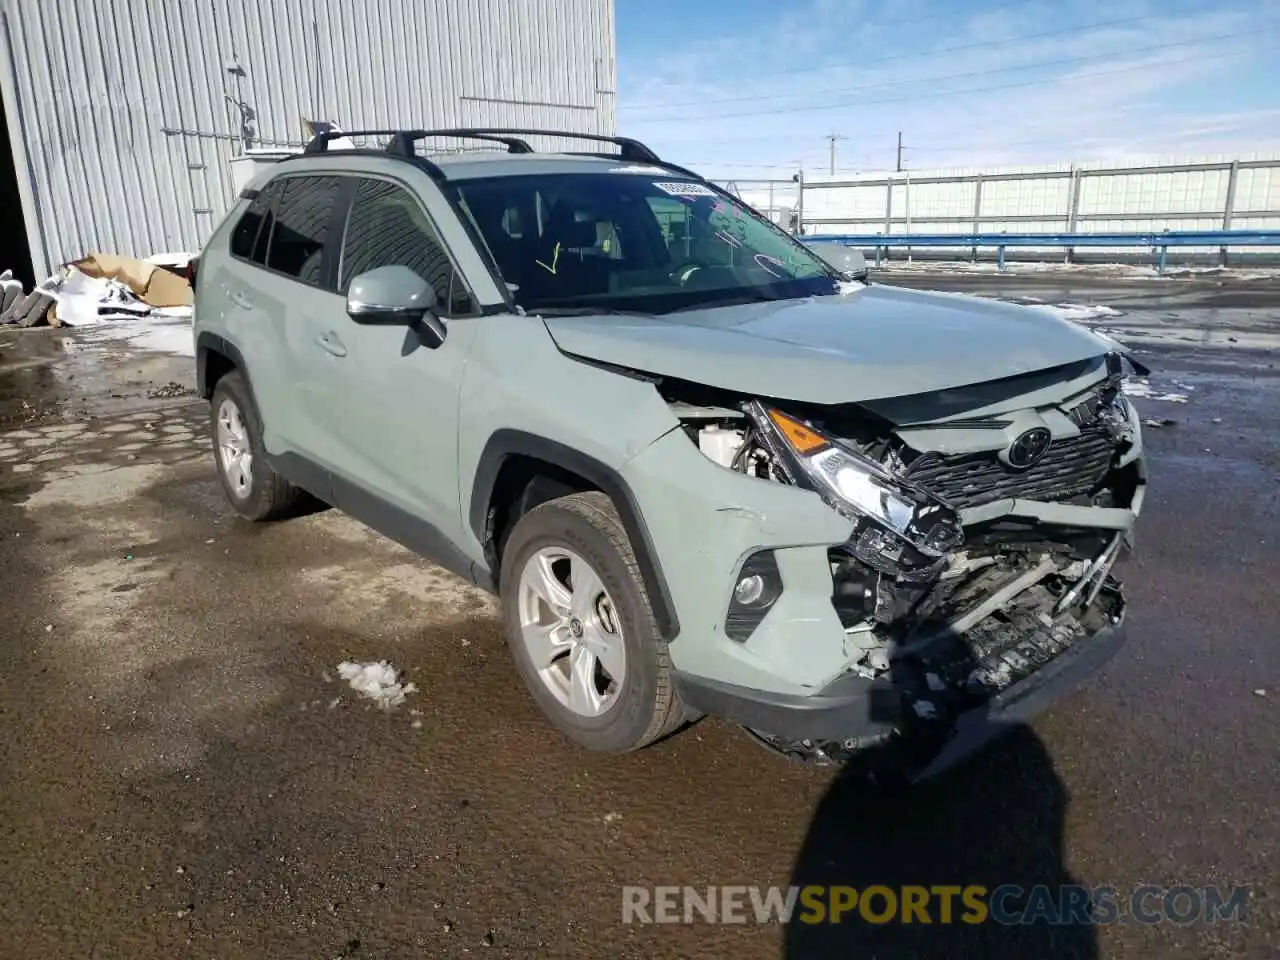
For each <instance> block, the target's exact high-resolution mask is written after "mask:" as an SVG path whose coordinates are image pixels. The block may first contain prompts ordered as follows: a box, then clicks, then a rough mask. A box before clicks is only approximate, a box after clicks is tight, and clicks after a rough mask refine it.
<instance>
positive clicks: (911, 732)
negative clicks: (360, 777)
mask: <svg viewBox="0 0 1280 960" xmlns="http://www.w3.org/2000/svg"><path fill="white" fill-rule="evenodd" d="M527 135H538V136H544V135H545V136H551V137H561V138H571V137H576V138H580V139H581V140H583V141H587V142H589V143H590V144H591V145H592V146H604V147H605V148H607V149H606V152H601V153H573V152H557V153H547V152H535V151H534V150H533V149H532V148H531V147H530V146H529V143H528V141H527V140H526V139H525V137H526V136H527ZM329 136H330V135H322V136H320V137H318V138H317V139H316V140H315V141H313V143H312V144H311V145H310V146H309V147H308V148H307V150H306V151H305V152H304V153H302V154H300V155H297V156H294V157H290V158H288V159H285V160H283V161H280V162H279V163H277V164H276V165H274V166H273V167H272V168H271V169H270V170H269V171H267V172H265V173H264V174H262V175H260V176H259V177H258V178H257V179H256V180H255V181H254V182H253V183H252V184H251V185H250V186H249V187H248V188H247V189H245V190H244V192H243V193H242V194H241V196H240V199H239V201H238V202H237V204H236V206H235V208H234V209H233V210H231V211H230V213H229V215H228V216H227V217H226V219H225V221H224V222H223V223H222V224H221V225H220V226H219V227H218V229H217V230H216V232H215V233H214V234H213V236H212V238H211V239H210V241H209V243H208V244H207V246H206V247H205V249H204V250H203V251H202V254H201V257H200V259H199V262H198V268H197V271H196V274H195V278H194V281H193V282H194V285H195V337H196V352H197V367H198V379H199V385H200V391H201V394H202V395H203V396H204V397H205V398H207V399H208V400H209V402H210V409H211V415H212V432H213V439H214V445H215V457H216V463H217V469H218V476H219V477H220V478H221V481H222V485H223V487H224V488H225V491H226V495H227V498H228V499H229V501H230V503H231V504H232V506H233V507H234V508H235V510H236V511H237V512H238V513H239V514H240V515H241V516H243V517H245V518H247V519H250V520H260V521H261V520H270V519H276V518H281V517H285V516H287V515H290V514H291V513H293V512H295V511H296V509H297V507H298V505H299V502H300V498H301V497H303V496H305V495H309V496H310V497H313V498H316V499H318V500H320V501H323V502H324V503H326V504H329V505H332V506H333V507H336V508H337V509H339V510H341V511H344V512H345V513H347V514H349V515H351V516H352V517H354V518H356V519H358V520H360V521H362V522H363V523H365V524H367V525H369V526H370V527H372V528H374V529H376V530H378V531H380V532H382V533H384V534H386V535H387V536H388V537H391V538H393V539H395V540H397V541H399V542H400V543H402V544H405V545H407V546H409V547H410V548H412V549H414V550H416V551H418V552H419V553H420V554H421V555H423V556H424V557H427V558H429V559H430V560H432V561H434V562H435V563H437V564H439V565H441V566H443V567H445V568H447V569H448V570H450V571H452V572H453V573H455V574H457V575H458V576H460V577H463V578H464V579H466V580H468V581H470V582H472V583H474V584H478V585H481V586H483V587H485V588H487V589H489V590H491V591H493V592H495V593H496V594H497V596H498V597H499V599H500V604H501V610H502V618H503V622H504V627H505V632H506V636H507V639H508V644H509V647H510V649H511V653H512V656H513V659H514V661H515V665H516V667H517V669H518V670H519V671H520V673H521V675H522V676H523V679H524V681H525V684H526V685H527V687H528V690H529V692H530V694H531V695H532V696H533V697H534V699H535V700H536V701H537V703H538V704H539V705H540V707H541V708H542V710H543V711H544V712H545V713H546V715H547V717H548V718H549V720H550V722H551V723H552V724H554V725H555V726H556V727H557V728H559V729H560V730H561V731H562V732H563V733H565V734H566V735H567V736H569V737H570V738H572V739H573V740H575V741H577V742H578V743H580V744H582V745H584V746H586V747H588V748H591V749H595V750H602V751H611V752H622V751H628V750H634V749H636V748H639V747H642V746H645V745H646V744H649V743H652V742H653V741H655V740H657V739H659V738H661V737H664V736H665V735H667V734H670V733H672V732H673V731H675V730H676V729H677V728H679V727H680V726H682V725H684V724H686V723H688V722H691V721H693V720H695V719H697V718H699V717H701V716H704V715H714V716H719V717H721V718H723V719H725V720H728V721H730V722H732V723H734V724H738V725H740V726H742V727H744V728H746V729H747V730H748V731H749V732H750V733H751V734H752V736H753V737H754V738H755V739H756V740H757V741H758V742H760V743H761V744H763V745H765V746H767V747H768V748H770V749H772V750H775V751H777V752H779V753H781V754H783V755H786V756H790V757H794V758H799V759H803V760H807V761H811V762H819V763H822V762H848V763H865V764H867V765H868V768H869V769H883V770H893V771H897V772H898V774H899V775H901V774H902V773H906V774H907V775H908V777H909V778H912V779H918V778H920V777H927V776H931V775H932V774H934V773H936V772H938V771H939V770H941V769H944V768H946V767H948V766H950V765H951V764H953V763H954V762H955V761H956V760H959V759H960V758H962V757H964V756H966V755H968V754H970V753H971V752H972V751H973V750H974V749H975V748H977V747H978V746H979V745H981V744H982V743H984V742H986V741H987V740H989V739H990V738H991V737H992V736H993V735H994V734H996V733H998V732H1000V731H1001V730H1003V729H1007V728H1008V727H1010V726H1011V725H1012V724H1014V723H1016V722H1019V721H1021V720H1024V719H1026V718H1027V717H1029V716H1031V715H1032V714H1033V713H1035V712H1036V711H1038V710H1040V709H1042V708H1043V707H1044V706H1045V705H1046V704H1047V703H1048V702H1049V701H1050V700H1051V699H1052V698H1053V697H1055V696H1056V695H1058V694H1060V693H1062V692H1063V691H1065V690H1066V689H1069V688H1070V687H1072V686H1074V685H1075V684H1076V683H1077V682H1079V680H1080V679H1082V678H1083V677H1084V676H1085V675H1086V674H1088V673H1089V672H1091V671H1092V670H1094V669H1095V668H1097V667H1098V666H1099V665H1100V664H1101V663H1102V662H1103V661H1104V660H1105V659H1106V658H1107V657H1109V656H1110V655H1111V654H1112V653H1113V652H1114V651H1115V650H1116V648H1117V647H1118V646H1119V644H1120V643H1121V639H1122V635H1123V621H1124V611H1125V601H1124V597H1123V593H1122V588H1121V585H1120V584H1119V583H1118V581H1117V579H1116V577H1115V574H1114V570H1113V567H1114V565H1115V564H1116V561H1117V558H1118V557H1119V555H1120V554H1121V552H1122V551H1123V550H1124V549H1125V548H1126V547H1128V546H1129V536H1130V533H1131V530H1132V528H1133V525H1134V523H1135V520H1136V518H1137V516H1138V513H1139V510H1140V508H1141V505H1142V500H1143V494H1144V491H1145V489H1146V470H1145V466H1144V460H1143V449H1142V437H1141V432H1140V423H1139V420H1138V417H1137V414H1136V413H1135V411H1134V409H1133V407H1132V406H1131V405H1130V403H1129V401H1128V400H1127V399H1126V398H1125V396H1124V393H1123V391H1122V389H1121V387H1122V381H1123V379H1124V377H1125V376H1126V373H1127V370H1128V369H1129V368H1130V367H1132V366H1135V363H1134V361H1133V360H1132V358H1129V357H1127V356H1126V355H1125V354H1124V350H1123V348H1122V347H1120V345H1119V344H1117V343H1115V342H1114V341H1112V340H1109V339H1106V338H1103V337H1100V336H1098V335H1095V334H1093V333H1091V332H1089V331H1088V330H1087V329H1085V328H1084V327H1081V326H1078V325H1076V324H1073V323H1070V322H1068V321H1064V320H1061V319H1059V318H1057V317H1055V316H1052V315H1050V314H1049V313H1047V312H1046V311H1040V310H1037V309H1035V308H1032V307H1021V306H1014V305H1010V304H1004V303H998V302H994V301H988V300H981V299H977V298H971V297H965V296H957V295H947V294H931V293H921V292H913V291H909V290H905V289H897V288H894V287H891V286H885V285H881V284H878V283H869V282H867V281H866V278H865V270H862V269H860V268H859V266H858V262H859V261H860V259H861V258H860V257H859V256H858V255H857V254H856V253H853V252H851V251H848V250H846V249H844V248H840V247H825V248H819V247H817V246H815V247H813V248H810V247H807V246H805V245H804V244H802V243H801V242H799V241H798V240H796V239H795V238H794V237H792V236H791V235H789V234H788V233H786V232H784V231H783V230H781V229H779V228H778V227H776V226H775V225H774V224H772V223H771V222H769V221H768V220H767V219H766V218H764V217H762V216H761V215H760V214H758V213H757V212H755V211H754V210H752V209H751V208H749V207H748V206H746V205H744V204H743V203H742V202H741V201H740V200H738V199H737V198H735V197H734V196H732V195H730V194H728V193H726V192H725V191H724V190H722V189H720V188H719V187H717V186H715V185H713V184H711V183H709V182H707V181H706V180H704V179H703V178H701V177H700V176H698V175H697V174H695V173H692V172H690V171H689V170H686V169H683V168H681V167H678V166H675V165H673V164H670V163H667V162H665V161H663V160H661V159H660V158H658V157H657V156H656V155H654V153H653V152H652V151H651V150H649V149H648V148H647V147H645V146H644V145H643V144H640V143H638V142H636V141H634V140H628V139H625V138H613V137H590V136H585V135H581V134H559V133H555V132H547V131H517V130H446V131H368V132H365V133H344V134H341V135H340V136H343V137H350V138H357V139H359V138H362V137H363V138H375V137H386V138H387V139H386V145H385V147H378V148H370V149H363V148H362V149H353V150H329V149H328V148H327V145H328V140H329ZM331 136H338V135H331ZM428 138H433V139H434V138H453V139H454V140H455V141H456V140H465V141H478V142H479V143H481V144H482V145H484V146H486V147H492V148H493V149H492V150H490V151H489V152H472V153H453V154H443V153H441V154H435V155H427V154H425V153H423V152H422V151H420V149H419V147H420V145H421V143H420V142H421V141H423V140H426V139H428ZM819 249H826V250H834V251H835V254H836V255H828V254H819V253H818V252H817V251H818V250H819Z"/></svg>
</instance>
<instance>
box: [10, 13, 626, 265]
mask: <svg viewBox="0 0 1280 960" xmlns="http://www.w3.org/2000/svg"><path fill="white" fill-rule="evenodd" d="M2 9H3V15H2V16H3V23H2V24H0V27H2V28H3V29H2V30H0V41H2V42H3V44H4V47H3V50H0V58H3V60H5V61H6V62H5V63H4V64H3V69H4V77H3V80H4V83H3V90H4V95H5V101H6V106H7V114H8V120H9V126H10V135H11V137H12V138H13V139H14V141H15V161H16V163H17V165H18V167H19V170H18V173H19V179H20V186H21V187H22V189H23V193H24V208H25V209H26V217H27V229H28V235H29V236H30V239H31V245H32V259H33V260H34V261H35V269H36V272H37V274H41V275H43V273H47V272H48V271H49V270H50V269H52V268H53V267H56V266H57V264H59V263H62V262H65V261H66V260H69V259H72V258H74V257H78V256H81V255H83V254H85V253H88V252H91V251H94V250H101V251H108V252H116V253H124V254H130V255H133V256H147V255H150V254H152V253H157V252H161V251H177V250H196V249H198V248H199V246H200V245H201V243H203V241H204V240H205V238H206V237H207V236H208V234H209V232H210V231H211V229H212V227H213V225H214V224H215V223H216V222H217V220H218V218H219V217H220V216H221V215H222V214H223V212H225V210H226V209H227V207H228V206H229V205H230V203H231V202H232V199H233V192H232V180H231V170H230V166H229V160H230V158H231V156H232V153H233V150H234V149H238V142H239V131H240V129H241V118H242V112H241V111H240V109H239V108H237V107H236V106H235V102H237V101H239V102H241V103H243V104H245V105H247V106H248V107H249V108H250V109H251V110H252V111H253V112H254V114H255V116H254V117H253V119H252V121H251V125H252V127H254V128H255V129H256V133H257V144H258V145H263V146H271V145H278V144H291V145H297V144H301V143H302V142H303V139H304V134H303V129H302V120H303V119H304V118H306V119H320V120H329V121H333V122H336V123H338V124H339V126H341V127H342V128H344V129H348V130H350V129H356V128H359V127H365V128H375V127H395V126H431V125H437V126H459V125H480V124H485V125H495V126H496V125H503V126H533V127H539V128H555V129H561V130H568V131H573V132H581V133H605V134H612V133H613V132H614V122H615V121H614V117H615V110H614V99H615V91H616V77H617V68H616V62H615V49H614V23H613V0H202V2H196V3H174V2H173V0H3V7H2ZM236 65H238V67H239V68H240V69H241V70H242V71H243V73H242V74H241V73H237V72H232V70H231V69H229V68H232V67H235V66H236ZM536 146H538V145H537V144H535V147H536ZM579 148H581V145H579ZM24 166H25V168H26V169H25V170H24V169H23V167H24ZM2 266H3V265H0V267H2Z"/></svg>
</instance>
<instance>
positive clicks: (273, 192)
mask: <svg viewBox="0 0 1280 960" xmlns="http://www.w3.org/2000/svg"><path fill="white" fill-rule="evenodd" d="M279 194H280V183H279V181H277V182H275V183H269V184H267V185H266V186H265V187H264V188H263V189H262V190H260V191H259V192H258V195H257V196H256V197H254V198H253V200H252V201H251V202H250V203H249V206H248V207H247V208H246V209H245V211H244V213H242V214H241V215H240V219H239V221H237V222H236V225H235V229H234V230H232V231H231V255H232V256H233V257H239V258H240V259H241V260H250V261H253V262H256V263H257V264H259V265H262V266H265V264H266V262H267V243H268V241H269V240H270V238H271V223H272V219H273V218H272V210H273V209H274V207H275V203H276V200H277V198H278V197H279Z"/></svg>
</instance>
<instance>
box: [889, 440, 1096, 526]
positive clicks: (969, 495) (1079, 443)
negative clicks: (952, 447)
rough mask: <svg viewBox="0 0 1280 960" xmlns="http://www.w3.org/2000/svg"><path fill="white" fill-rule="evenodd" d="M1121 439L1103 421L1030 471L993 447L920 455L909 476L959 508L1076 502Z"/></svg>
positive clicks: (1053, 449)
mask: <svg viewBox="0 0 1280 960" xmlns="http://www.w3.org/2000/svg"><path fill="white" fill-rule="evenodd" d="M1115 448H1116V440H1115V438H1114V437H1113V436H1112V434H1111V432H1110V431H1109V430H1108V429H1107V428H1106V427H1105V426H1103V425H1102V424H1098V423H1095V424H1092V425H1090V426H1088V427H1085V428H1084V429H1082V430H1081V431H1080V434H1079V436H1075V437H1068V438H1065V439H1055V440H1054V441H1053V443H1052V444H1051V445H1050V447H1049V451H1048V452H1047V453H1046V454H1045V455H1044V457H1043V458H1042V459H1041V460H1040V461H1039V462H1037V463H1035V464H1033V465H1032V466H1031V467H1029V468H1028V469H1026V470H1014V469H1012V468H1010V467H1007V466H1005V465H1004V464H1003V463H1001V462H1000V460H999V459H998V458H997V456H996V454H995V452H994V451H991V452H983V453H967V454H960V455H956V456H945V455H943V454H940V453H936V452H930V453H925V454H921V455H920V456H919V457H917V458H916V459H915V460H913V461H912V462H911V465H910V466H909V467H908V468H907V471H906V477H907V479H909V480H911V481H912V482H913V483H915V484H917V485H918V486H921V487H923V488H924V489H926V490H928V491H930V492H932V493H933V494H934V495H935V496H937V497H940V498H941V499H943V500H945V501H947V502H948V503H950V504H951V505H952V506H954V507H957V508H965V507H977V506H981V505H982V504H984V503H991V502H992V501H994V500H1005V499H1009V498H1019V499H1023V500H1050V501H1062V500H1071V499H1073V498H1075V497H1079V496H1081V495H1084V494H1089V493H1093V492H1094V491H1095V490H1096V489H1097V486H1098V483H1099V481H1101V480H1102V478H1103V476H1104V475H1105V474H1106V472H1107V469H1108V467H1110V465H1111V458H1112V456H1113V454H1114V453H1115Z"/></svg>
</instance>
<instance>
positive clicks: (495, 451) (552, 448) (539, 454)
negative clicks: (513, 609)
mask: <svg viewBox="0 0 1280 960" xmlns="http://www.w3.org/2000/svg"><path fill="white" fill-rule="evenodd" d="M514 456H523V457H529V458H531V459H534V460H541V461H543V462H544V463H547V464H550V465H552V466H555V467H558V468H560V469H562V470H568V471H570V472H571V473H575V474H577V475H578V476H580V477H582V478H583V479H584V480H587V481H588V482H589V483H591V484H592V485H593V486H595V487H596V488H597V489H599V490H600V491H601V492H602V493H604V494H605V495H607V496H608V497H609V499H610V500H612V501H613V505H614V507H615V508H616V509H617V511H618V516H619V517H620V518H621V520H622V526H623V529H624V530H626V533H627V537H628V539H629V540H630V541H631V549H632V550H633V551H634V552H635V557H636V565H637V566H638V567H639V568H640V576H641V578H642V579H643V580H644V586H645V590H646V591H647V593H648V595H649V602H650V604H651V605H652V608H653V617H654V621H655V622H656V624H657V627H658V633H659V634H660V635H661V637H662V639H663V640H665V641H666V642H668V643H670V642H671V641H672V640H674V639H675V637H676V635H677V634H678V633H679V632H680V619H679V617H678V615H677V614H676V609H675V603H674V601H673V600H672V598H671V592H670V590H669V589H668V587H667V582H666V579H665V578H664V577H663V574H662V568H661V566H660V565H659V564H658V562H657V550H656V548H655V547H654V545H653V539H652V537H651V536H650V534H649V528H648V527H647V526H646V524H645V522H644V514H643V512H642V511H641V509H640V504H639V502H638V501H637V500H636V496H635V494H634V493H633V492H632V490H631V487H630V485H628V483H627V482H626V480H624V479H623V478H622V475H621V474H620V473H618V471H617V470H615V469H613V468H612V467H610V466H608V465H606V464H604V463H601V462H600V461H599V460H597V459H596V458H595V457H592V456H590V455H588V454H585V453H582V452H581V451H580V450H575V449H574V448H573V447H569V446H566V445H564V444H562V443H558V442H557V441H555V440H550V439H548V438H546V437H542V436H539V435H537V434H533V433H527V432H525V431H523V430H510V429H502V430H496V431H494V433H493V434H492V435H491V436H490V437H489V439H488V441H486V443H485V446H484V449H483V450H482V451H481V453H480V459H479V461H478V462H477V464H476V472H475V477H474V479H473V481H472V487H471V501H470V505H469V509H468V511H467V521H468V523H469V525H470V527H471V531H472V533H473V534H475V537H476V539H477V541H478V542H480V543H481V544H483V543H484V542H485V539H486V527H487V516H488V509H489V499H490V497H492V496H493V491H494V487H495V485H496V484H497V481H498V476H499V474H500V473H501V471H502V467H503V465H504V464H505V463H506V462H507V460H509V459H510V458H511V457H514ZM495 572H496V571H495Z"/></svg>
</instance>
